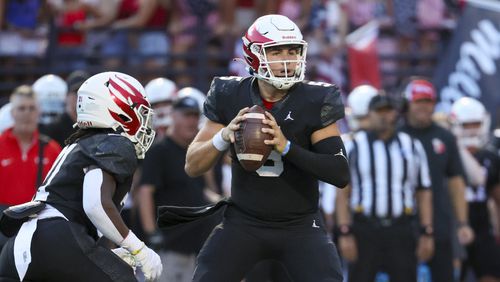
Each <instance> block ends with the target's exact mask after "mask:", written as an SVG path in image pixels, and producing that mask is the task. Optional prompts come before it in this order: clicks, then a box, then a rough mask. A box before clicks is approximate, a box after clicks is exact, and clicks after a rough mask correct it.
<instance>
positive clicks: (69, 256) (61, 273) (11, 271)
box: [0, 218, 137, 282]
mask: <svg viewBox="0 0 500 282" xmlns="http://www.w3.org/2000/svg"><path fill="white" fill-rule="evenodd" d="M14 239H15V237H12V238H10V239H9V241H8V242H7V244H6V245H5V247H4V248H3V250H2V253H1V254H0V282H7V281H8V282H10V281H19V276H18V274H17V270H16V266H15V262H14ZM23 281H54V282H59V281H60V282H63V281H66V282H67V281H82V282H83V281H137V280H136V278H135V276H134V272H133V270H132V268H131V267H130V266H129V265H128V264H126V263H125V262H124V261H123V260H122V259H120V258H119V257H118V256H116V255H115V254H114V253H113V252H112V251H111V250H109V249H106V248H104V247H102V246H99V245H97V244H96V241H95V240H94V239H93V238H92V237H90V236H89V235H88V234H87V232H86V229H85V227H83V226H82V225H80V224H77V223H73V222H70V221H66V220H64V219H62V218H50V219H42V220H39V221H38V222H37V229H36V231H35V233H34V234H33V239H32V241H31V263H30V265H29V267H28V271H27V273H26V276H25V277H24V280H23Z"/></svg>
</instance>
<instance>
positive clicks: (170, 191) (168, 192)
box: [139, 97, 214, 282]
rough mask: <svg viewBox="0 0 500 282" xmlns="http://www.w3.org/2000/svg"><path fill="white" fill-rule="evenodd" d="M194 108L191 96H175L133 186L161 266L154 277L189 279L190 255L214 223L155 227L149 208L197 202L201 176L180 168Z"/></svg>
mask: <svg viewBox="0 0 500 282" xmlns="http://www.w3.org/2000/svg"><path fill="white" fill-rule="evenodd" d="M199 117H200V109H199V105H198V102H197V101H196V99H194V98H192V97H184V98H179V99H178V100H177V101H176V102H174V104H173V108H172V114H171V118H172V123H171V125H170V126H169V129H168V135H167V137H166V138H164V139H163V140H161V141H160V142H159V143H157V144H156V145H153V147H152V148H151V150H150V151H149V152H148V154H147V155H146V158H145V159H144V163H143V167H142V168H143V170H142V177H141V181H140V182H141V186H140V188H139V195H140V196H139V209H140V214H141V219H142V224H143V228H144V231H145V232H146V234H147V237H148V238H149V245H150V246H154V247H155V248H156V249H157V250H159V252H158V253H159V254H160V256H161V258H162V262H163V264H164V268H163V273H162V276H161V278H160V281H179V282H184V281H186V282H187V281H191V279H192V276H193V272H194V268H195V260H196V255H197V254H198V252H199V251H200V249H201V247H202V245H203V243H204V241H205V239H206V238H207V237H208V235H209V234H210V231H211V229H212V228H213V226H214V224H211V223H209V224H205V223H194V224H190V225H186V226H183V227H181V228H178V229H177V228H176V229H173V230H161V231H160V230H158V229H157V226H156V224H155V222H156V221H155V217H156V216H155V211H156V207H157V206H159V205H178V206H202V205H206V204H208V203H209V201H208V200H207V198H206V197H205V191H204V190H205V183H204V181H203V177H196V178H191V177H189V176H188V175H187V174H186V172H185V171H184V164H185V160H186V152H187V147H188V145H189V144H190V143H191V141H192V140H193V138H194V137H195V135H196V133H197V132H198V120H199Z"/></svg>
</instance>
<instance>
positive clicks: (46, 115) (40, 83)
mask: <svg viewBox="0 0 500 282" xmlns="http://www.w3.org/2000/svg"><path fill="white" fill-rule="evenodd" d="M33 91H34V92H35V97H36V100H37V103H38V105H39V107H40V123H42V124H49V123H51V122H53V121H54V119H55V118H56V117H57V116H58V115H60V114H62V113H64V106H65V103H66V95H67V93H68V85H67V84H66V81H64V80H63V79H62V78H61V77H59V76H57V75H55V74H46V75H44V76H42V77H40V78H39V79H37V80H36V81H35V82H34V83H33Z"/></svg>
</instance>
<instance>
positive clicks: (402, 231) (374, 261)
mask: <svg viewBox="0 0 500 282" xmlns="http://www.w3.org/2000/svg"><path fill="white" fill-rule="evenodd" d="M414 231H415V229H414V226H413V224H412V222H411V220H403V221H400V222H396V223H393V224H391V225H388V226H382V225H379V224H376V223H374V222H371V221H368V220H361V219H358V220H356V219H355V220H354V224H353V233H354V236H355V238H356V243H357V247H358V259H357V261H356V262H354V263H352V264H350V265H349V281H350V282H373V281H374V280H375V276H376V274H377V272H379V271H385V272H387V273H388V274H389V276H390V280H391V282H412V281H414V282H416V281H417V258H416V256H415V248H416V236H415V232H414ZM450 281H451V280H450Z"/></svg>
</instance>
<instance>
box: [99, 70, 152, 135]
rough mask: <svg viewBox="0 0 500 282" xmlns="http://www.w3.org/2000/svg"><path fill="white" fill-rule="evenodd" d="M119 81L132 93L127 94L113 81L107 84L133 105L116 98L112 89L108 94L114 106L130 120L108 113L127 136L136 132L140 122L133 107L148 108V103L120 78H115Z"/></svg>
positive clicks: (110, 80)
mask: <svg viewBox="0 0 500 282" xmlns="http://www.w3.org/2000/svg"><path fill="white" fill-rule="evenodd" d="M116 78H118V79H119V80H120V81H122V82H124V83H125V84H126V85H127V86H128V88H130V90H132V92H129V91H127V90H125V89H124V88H123V87H121V86H120V85H119V84H118V83H116V81H114V80H113V79H112V78H110V79H109V84H110V85H111V86H112V87H113V89H115V90H116V91H118V92H119V93H120V94H121V95H122V96H123V97H125V99H127V100H130V101H131V102H132V103H133V104H132V105H129V104H127V103H126V102H124V101H123V100H121V99H120V98H119V97H118V96H116V94H115V93H113V91H112V88H108V89H109V94H110V95H111V98H112V99H113V101H114V102H115V104H116V105H117V106H118V107H119V108H120V109H121V110H122V111H123V112H125V114H127V116H128V117H129V118H130V120H129V121H124V120H123V119H122V118H121V117H120V116H119V114H118V113H115V112H113V111H111V110H109V113H110V114H111V116H112V117H113V119H114V120H116V121H117V122H118V123H120V124H121V125H122V126H123V128H124V129H125V130H126V131H127V134H130V135H134V134H135V133H136V132H137V130H138V129H139V127H140V125H141V122H140V121H139V118H138V117H137V115H136V114H135V112H134V107H137V106H139V105H141V104H142V105H146V106H149V103H148V102H147V100H146V99H144V98H143V97H142V94H141V93H140V92H139V91H138V90H137V89H136V88H135V87H133V86H132V85H131V84H130V83H128V82H126V81H125V80H123V79H122V78H120V77H118V76H116Z"/></svg>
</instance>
